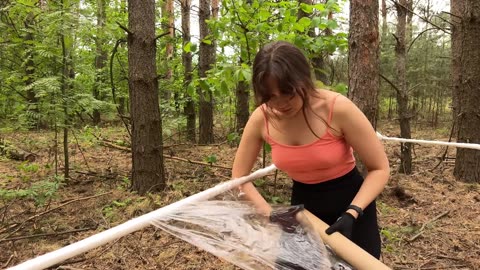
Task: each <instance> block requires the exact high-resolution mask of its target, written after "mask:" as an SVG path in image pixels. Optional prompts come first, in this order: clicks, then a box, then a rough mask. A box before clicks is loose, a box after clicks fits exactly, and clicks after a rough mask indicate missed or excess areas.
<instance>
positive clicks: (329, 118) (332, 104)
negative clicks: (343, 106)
mask: <svg viewBox="0 0 480 270" xmlns="http://www.w3.org/2000/svg"><path fill="white" fill-rule="evenodd" d="M340 95H341V94H338V95H336V96H334V97H333V99H332V103H331V104H330V111H329V112H328V121H327V123H328V125H330V123H331V122H332V118H333V106H334V105H335V101H336V100H337V97H338V96H340Z"/></svg>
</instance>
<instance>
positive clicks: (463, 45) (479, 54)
mask: <svg viewBox="0 0 480 270" xmlns="http://www.w3.org/2000/svg"><path fill="white" fill-rule="evenodd" d="M451 9H452V10H451V13H452V14H453V15H454V16H452V21H453V28H452V30H453V32H452V58H453V62H452V71H453V72H452V74H453V92H454V96H455V97H456V102H455V105H456V106H457V107H456V108H455V117H456V123H457V127H458V129H457V131H458V135H457V141H458V142H465V143H477V144H478V143H480V107H479V104H480V66H479V63H480V47H479V46H478V40H480V23H479V22H480V2H479V1H478V0H451ZM453 50H458V51H453ZM453 174H454V176H455V178H456V179H458V180H460V181H464V182H472V183H479V182H480V151H478V150H472V149H465V148H457V156H456V159H455V168H454V171H453Z"/></svg>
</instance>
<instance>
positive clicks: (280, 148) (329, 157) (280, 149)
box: [262, 96, 355, 184]
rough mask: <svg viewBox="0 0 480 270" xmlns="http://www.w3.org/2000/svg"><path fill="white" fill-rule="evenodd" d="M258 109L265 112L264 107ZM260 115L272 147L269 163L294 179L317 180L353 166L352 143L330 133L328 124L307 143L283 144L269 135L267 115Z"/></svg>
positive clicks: (345, 171)
mask: <svg viewBox="0 0 480 270" xmlns="http://www.w3.org/2000/svg"><path fill="white" fill-rule="evenodd" d="M336 98H337V96H336V97H334V99H333V101H332V104H331V105H330V112H329V115H328V120H327V123H328V126H330V122H331V120H332V114H333V105H334V104H335V100H336ZM262 111H263V112H264V114H265V113H266V112H265V110H264V108H262ZM264 116H265V117H264V119H265V125H266V131H267V132H266V133H267V134H266V136H265V141H266V142H267V143H268V144H270V146H271V148H272V161H273V164H275V166H276V167H277V168H278V169H280V170H282V171H284V172H285V173H287V174H288V176H289V177H291V178H292V179H295V181H298V182H301V183H305V184H318V183H321V182H325V181H328V180H332V179H335V178H338V177H340V176H343V175H345V174H347V173H348V172H350V171H351V170H352V169H353V168H354V167H355V158H354V156H353V150H352V147H351V146H350V145H349V144H348V143H347V142H346V141H345V138H343V137H338V136H335V135H333V134H332V133H331V132H330V130H329V129H328V128H327V131H326V132H325V134H324V135H323V136H322V137H320V138H319V139H318V140H316V141H314V142H312V143H310V144H305V145H299V146H293V145H286V144H281V143H278V142H276V141H275V140H274V139H273V138H272V137H270V134H269V129H268V118H267V117H266V115H264Z"/></svg>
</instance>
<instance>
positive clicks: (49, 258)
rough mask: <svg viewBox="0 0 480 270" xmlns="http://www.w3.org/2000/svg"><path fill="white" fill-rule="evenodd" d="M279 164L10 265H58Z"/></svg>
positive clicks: (32, 266) (43, 266) (15, 268)
mask: <svg viewBox="0 0 480 270" xmlns="http://www.w3.org/2000/svg"><path fill="white" fill-rule="evenodd" d="M275 169H276V167H275V165H270V166H268V167H266V168H263V169H259V170H257V171H255V172H253V173H251V174H250V175H247V176H243V177H240V178H237V179H233V180H230V181H227V182H223V183H221V184H218V185H216V186H214V187H212V188H210V189H207V190H204V191H202V192H199V193H197V194H195V195H192V196H190V197H187V198H185V199H183V200H180V201H177V202H174V203H172V204H169V205H167V206H165V207H162V208H160V209H157V210H155V211H152V212H150V213H148V214H145V215H143V216H140V217H137V218H134V219H131V220H129V221H127V222H125V223H123V224H120V225H118V226H115V227H113V228H111V229H108V230H106V231H103V232H100V233H98V234H95V235H92V236H90V237H88V238H85V239H83V240H81V241H79V242H76V243H73V244H71V245H68V246H66V247H63V248H61V249H58V250H55V251H52V252H50V253H47V254H44V255H41V256H39V257H37V258H34V259H31V260H28V261H26V262H24V263H21V264H19V265H17V266H14V267H11V268H9V270H19V269H29V270H30V269H44V268H47V267H49V266H52V265H55V264H57V263H60V262H63V261H65V260H66V259H69V258H71V257H74V256H76V255H79V254H82V253H84V252H86V251H89V250H91V249H93V248H96V247H99V246H101V245H104V244H106V243H108V242H110V241H113V240H115V239H118V238H120V237H122V236H125V235H128V234H130V233H132V232H135V231H138V230H140V229H143V228H145V227H147V226H148V225H150V224H151V221H152V220H155V219H158V218H159V217H161V216H164V215H166V214H169V213H171V212H174V211H175V210H177V209H180V208H181V207H183V206H185V205H187V204H191V203H194V202H199V201H204V200H208V199H210V198H212V197H215V196H217V195H219V194H221V193H224V192H226V191H228V190H231V189H233V188H234V187H236V186H238V185H241V184H244V183H247V182H249V181H252V180H254V179H257V178H260V177H263V176H265V175H267V174H268V173H270V172H272V171H273V170H275Z"/></svg>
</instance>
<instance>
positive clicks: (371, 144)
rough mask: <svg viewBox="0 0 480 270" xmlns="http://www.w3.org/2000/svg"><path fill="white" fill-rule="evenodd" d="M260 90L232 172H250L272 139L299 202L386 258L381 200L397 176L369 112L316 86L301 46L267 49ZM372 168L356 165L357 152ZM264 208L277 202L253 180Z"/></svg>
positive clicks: (260, 63)
mask: <svg viewBox="0 0 480 270" xmlns="http://www.w3.org/2000/svg"><path fill="white" fill-rule="evenodd" d="M252 80H253V89H254V94H255V98H256V100H257V103H258V104H260V106H259V107H258V108H257V109H256V110H255V111H254V112H253V113H252V115H251V117H250V119H249V120H248V122H247V124H246V127H245V129H244V132H243V135H242V139H241V142H240V145H239V147H238V150H237V153H236V156H235V161H234V164H233V170H232V177H234V178H237V177H240V176H244V175H247V174H249V173H250V171H251V169H252V167H253V165H254V163H255V160H256V158H257V156H258V153H259V151H260V149H261V147H262V145H263V142H267V143H269V144H270V145H271V147H272V160H273V163H274V164H275V165H276V166H277V167H278V168H279V169H280V170H282V171H284V172H286V173H287V174H288V175H289V176H290V177H291V178H292V180H293V189H292V198H291V203H292V205H298V204H303V205H304V207H305V209H307V210H309V211H310V212H312V213H313V214H314V215H316V216H317V217H318V218H320V219H322V220H323V221H325V222H326V223H328V224H329V225H331V226H330V227H329V228H328V229H327V233H328V234H331V233H333V232H335V231H338V232H340V233H342V234H344V235H345V236H347V237H349V238H350V239H351V240H352V241H353V242H354V243H356V244H357V245H359V246H360V247H362V248H363V249H364V250H366V251H367V252H369V253H370V254H372V255H373V256H375V257H376V258H379V257H380V248H381V242H380V235H379V231H378V224H377V216H376V206H375V198H376V197H377V196H378V195H379V194H380V193H381V192H382V190H383V188H384V187H385V185H386V183H387V181H388V178H389V173H390V169H389V163H388V159H387V157H386V154H385V152H384V149H383V146H382V144H381V143H380V141H379V140H378V138H377V136H376V134H375V131H374V130H373V128H372V126H371V124H370V122H369V121H368V119H367V118H366V117H365V115H364V114H363V113H362V112H361V111H360V110H359V109H358V108H357V107H356V106H355V105H354V104H353V103H352V102H351V101H350V100H349V99H347V98H346V97H344V96H342V95H340V94H338V93H335V92H331V91H328V90H323V89H322V90H320V89H316V88H315V85H314V82H313V80H312V77H311V69H310V65H309V62H308V60H307V59H306V58H305V56H304V55H303V53H302V52H301V51H300V50H299V49H298V48H297V47H295V46H294V45H292V44H290V43H288V42H284V41H278V42H273V43H270V44H268V45H266V46H265V47H263V48H262V49H261V50H260V51H259V52H258V53H257V55H256V57H255V61H254V64H253V78H252ZM352 148H353V150H354V151H356V152H357V153H358V156H359V157H360V158H361V160H362V161H363V163H364V164H365V166H366V168H367V169H368V174H367V175H366V177H365V179H364V178H363V177H362V176H361V175H360V173H359V172H358V170H357V169H356V167H355V159H354V157H353V150H352ZM240 191H241V192H242V193H243V194H244V196H245V197H246V198H247V199H249V200H250V201H252V202H253V204H254V205H255V206H256V208H257V210H258V211H259V212H260V213H261V214H264V215H267V216H270V215H271V214H272V213H271V212H272V208H271V207H270V205H269V204H268V203H267V202H266V201H265V199H264V198H263V197H262V196H261V195H260V193H259V192H258V191H257V190H256V188H255V187H254V186H253V184H252V183H247V184H244V185H242V186H241V187H240Z"/></svg>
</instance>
